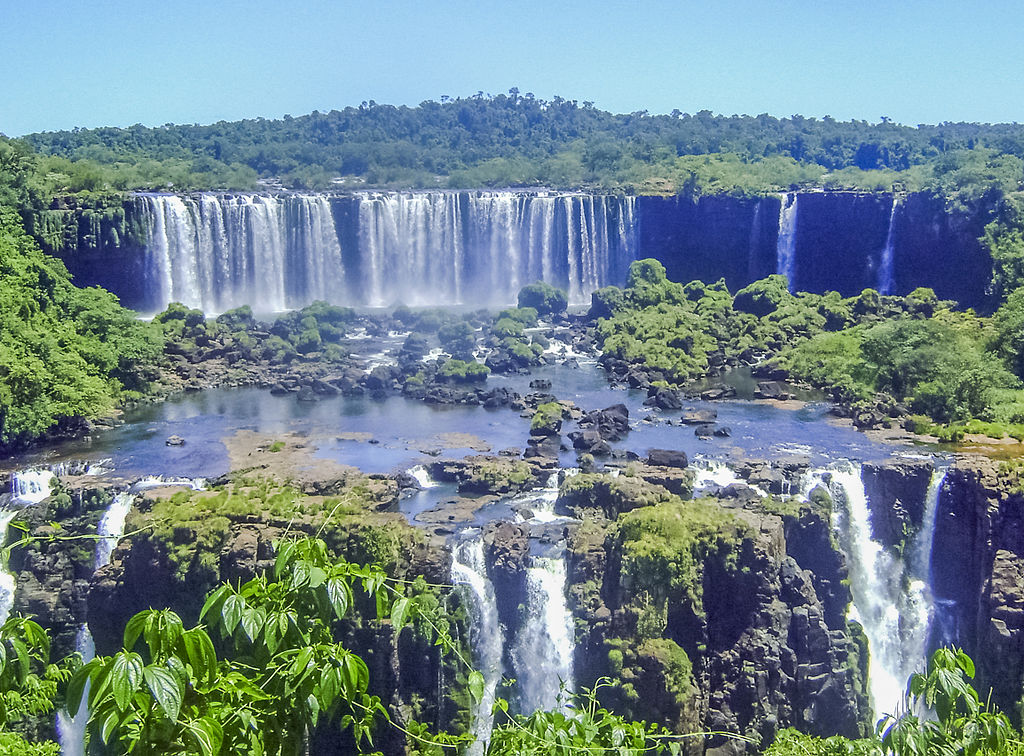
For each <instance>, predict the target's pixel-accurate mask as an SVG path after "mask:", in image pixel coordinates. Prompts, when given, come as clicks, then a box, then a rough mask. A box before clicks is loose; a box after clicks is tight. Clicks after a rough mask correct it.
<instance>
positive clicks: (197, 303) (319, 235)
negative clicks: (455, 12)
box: [120, 191, 636, 312]
mask: <svg viewBox="0 0 1024 756" xmlns="http://www.w3.org/2000/svg"><path fill="white" fill-rule="evenodd" d="M335 206H341V207H345V208H347V207H350V206H352V207H353V208H354V209H353V211H352V212H348V211H342V210H335ZM135 207H136V211H137V212H138V213H140V214H141V217H142V221H143V224H144V226H145V227H146V229H147V237H146V238H147V244H146V247H145V251H144V255H143V261H142V262H143V271H144V272H143V275H142V277H141V286H142V289H143V291H141V292H120V293H121V294H122V295H125V294H133V295H136V296H135V298H136V299H139V298H141V299H142V300H143V301H144V303H145V306H146V307H148V308H149V309H152V310H159V309H163V308H164V307H166V306H167V304H168V303H169V302H171V301H179V302H182V303H184V304H186V305H188V306H189V307H196V308H200V309H202V310H204V311H206V312H221V311H224V310H227V309H230V308H232V307H237V306H239V305H242V304H249V305H251V306H255V308H256V309H258V310H259V311H260V312H266V311H277V310H283V309H288V308H295V307H301V306H303V305H305V304H308V303H309V302H311V301H313V300H316V299H322V300H325V301H328V302H332V303H335V304H347V305H369V306H374V307H384V306H390V305H393V304H395V303H397V302H402V303H404V304H407V305H423V306H427V305H440V304H460V303H467V304H484V305H494V304H501V305H506V304H512V303H514V302H515V298H516V294H517V293H518V291H519V289H520V288H521V287H522V286H523V285H525V284H527V283H530V282H532V281H538V280H544V281H547V282H548V283H551V284H554V285H557V286H560V287H562V288H564V289H566V290H567V291H568V292H569V296H570V301H571V302H572V303H574V304H583V303H586V302H587V300H588V298H589V296H590V294H591V292H593V291H594V290H595V289H597V288H600V287H602V286H607V285H609V284H612V283H623V282H624V280H625V276H626V272H627V270H628V268H629V264H630V263H631V262H632V261H633V260H634V259H635V258H636V212H635V198H633V197H615V196H604V195H586V194H553V193H547V192H517V191H486V192H442V191H435V192H393V193H371V192H365V193H360V194H357V195H354V196H351V197H344V198H331V197H329V196H328V195H315V194H309V195H304V194H287V195H272V196H271V195H266V196H264V195H257V194H244V195H221V194H210V193H206V194H197V195H187V196H178V195H169V194H138V195H136V199H135ZM340 239H346V240H348V241H346V242H345V243H346V245H348V246H349V248H346V249H345V250H342V247H341V242H340V241H339V240H340ZM346 261H347V263H348V264H350V268H349V267H346Z"/></svg>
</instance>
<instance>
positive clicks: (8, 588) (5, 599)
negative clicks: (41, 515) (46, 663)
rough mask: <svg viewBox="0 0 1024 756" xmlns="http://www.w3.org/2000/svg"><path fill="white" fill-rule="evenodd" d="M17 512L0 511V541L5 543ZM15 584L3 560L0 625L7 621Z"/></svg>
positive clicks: (0, 570)
mask: <svg viewBox="0 0 1024 756" xmlns="http://www.w3.org/2000/svg"><path fill="white" fill-rule="evenodd" d="M17 514H18V510H17V509H5V510H3V511H0V543H3V544H6V542H7V526H8V525H10V523H11V520H13V519H14V517H15V515H17ZM16 584H17V578H15V576H14V574H13V573H11V572H10V571H8V569H7V561H6V560H4V563H3V565H2V569H0V625H2V624H3V623H4V622H6V621H7V617H8V616H9V615H10V613H11V607H12V606H13V605H14V588H15V585H16Z"/></svg>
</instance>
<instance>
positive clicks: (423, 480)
mask: <svg viewBox="0 0 1024 756" xmlns="http://www.w3.org/2000/svg"><path fill="white" fill-rule="evenodd" d="M409 475H411V476H412V477H413V478H414V479H415V480H416V482H417V483H419V484H420V488H437V481H435V480H434V479H433V478H431V477H430V473H429V472H427V468H425V467H424V466H423V465H416V466H415V467H412V468H410V469H409Z"/></svg>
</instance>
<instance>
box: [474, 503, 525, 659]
mask: <svg viewBox="0 0 1024 756" xmlns="http://www.w3.org/2000/svg"><path fill="white" fill-rule="evenodd" d="M483 538H484V560H485V563H486V565H487V573H488V575H489V576H490V578H491V583H492V584H493V585H494V595H495V598H496V599H497V605H498V616H499V618H500V619H501V621H502V623H503V624H504V625H505V626H506V627H508V628H515V627H518V626H519V623H518V622H517V621H516V620H517V618H518V612H519V605H520V604H521V603H523V602H524V601H525V600H526V567H527V560H528V558H529V555H530V539H529V532H528V531H527V530H526V528H525V527H524V526H522V525H519V524H516V523H511V522H505V521H501V522H490V523H488V524H487V526H486V528H485V529H484V535H483ZM507 640H508V639H506V641H507Z"/></svg>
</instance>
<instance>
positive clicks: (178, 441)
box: [164, 436, 185, 446]
mask: <svg viewBox="0 0 1024 756" xmlns="http://www.w3.org/2000/svg"><path fill="white" fill-rule="evenodd" d="M164 445H165V446H184V445H185V439H183V438H182V437H181V436H168V437H167V440H166V441H164Z"/></svg>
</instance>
